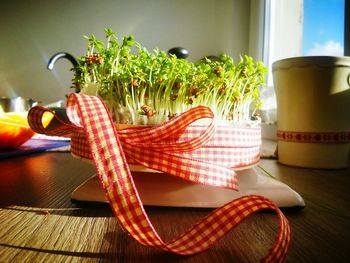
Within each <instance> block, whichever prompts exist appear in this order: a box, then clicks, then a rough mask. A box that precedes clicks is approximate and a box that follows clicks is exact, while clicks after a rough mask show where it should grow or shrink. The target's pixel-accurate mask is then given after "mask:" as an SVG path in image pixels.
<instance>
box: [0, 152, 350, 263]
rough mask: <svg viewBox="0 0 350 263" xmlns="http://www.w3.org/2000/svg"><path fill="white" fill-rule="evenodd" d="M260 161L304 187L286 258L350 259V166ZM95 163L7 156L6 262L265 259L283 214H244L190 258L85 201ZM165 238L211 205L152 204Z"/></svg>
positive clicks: (3, 195) (2, 175)
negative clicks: (77, 196)
mask: <svg viewBox="0 0 350 263" xmlns="http://www.w3.org/2000/svg"><path fill="white" fill-rule="evenodd" d="M260 165H261V166H262V167H264V168H265V169H266V170H268V171H269V172H270V173H271V174H273V175H274V176H275V177H276V178H277V179H278V180H280V181H282V182H284V183H286V184H288V185H289V186H291V187H292V188H293V189H295V190H296V191H297V192H299V193H300V194H301V195H302V197H303V198H304V200H305V203H306V208H305V209H303V210H298V211H295V210H293V209H289V210H285V211H284V213H285V214H286V216H287V218H288V220H289V221H290V224H291V228H292V243H291V247H290V251H289V254H288V256H287V259H286V262H348V260H349V258H350V249H349V246H348V244H347V243H348V242H349V240H350V209H349V208H350V191H349V187H350V169H349V168H348V169H345V170H316V169H301V168H294V167H288V166H284V165H279V164H277V162H276V160H271V159H263V160H261V161H260ZM93 174H94V167H93V166H92V165H89V164H87V163H84V162H81V161H79V160H76V159H74V158H72V157H71V155H70V154H69V153H41V154H32V155H27V156H21V157H16V158H11V159H4V160H0V262H2V263H6V262H258V261H259V259H260V258H262V257H263V256H264V255H265V254H266V252H267V250H268V249H269V248H270V246H271V245H272V243H273V241H274V239H275V238H276V231H277V228H278V220H277V216H276V215H275V214H274V213H271V212H262V213H259V214H256V215H253V216H252V217H250V218H248V219H247V220H245V221H244V222H243V223H242V224H241V225H239V226H238V227H237V228H236V229H235V230H233V231H231V232H230V233H229V234H228V235H227V236H225V237H224V238H223V239H222V240H221V241H219V242H218V243H217V244H216V245H215V246H214V247H212V248H211V249H209V250H208V251H206V252H203V253H201V254H199V255H195V256H191V257H182V256H177V255H172V254H167V253H164V252H162V251H159V250H155V249H150V248H146V247H143V246H141V245H139V244H138V243H137V242H135V241H134V240H133V239H132V238H131V237H130V236H128V235H127V234H126V233H125V232H124V231H123V230H122V229H121V228H120V227H119V225H118V222H117V220H116V219H115V217H114V216H113V213H112V211H111V209H110V208H109V206H107V205H90V206H88V205H86V206H82V205H78V204H74V203H72V202H71V200H70V194H71V192H72V191H73V190H74V189H75V188H76V187H77V186H78V185H79V184H80V183H82V182H83V181H84V180H86V179H87V178H89V177H90V176H91V175H93ZM146 211H147V212H148V215H149V217H150V219H151V221H152V222H153V224H154V226H155V227H156V229H157V230H158V232H159V234H160V235H161V236H162V237H163V239H165V240H169V239H171V238H174V237H175V236H177V235H179V234H180V233H181V232H182V231H184V230H185V229H187V228H188V227H189V226H191V225H192V224H193V223H195V222H196V221H198V220H199V219H201V218H202V217H203V216H205V215H206V214H208V213H209V211H211V209H200V208H167V207H146Z"/></svg>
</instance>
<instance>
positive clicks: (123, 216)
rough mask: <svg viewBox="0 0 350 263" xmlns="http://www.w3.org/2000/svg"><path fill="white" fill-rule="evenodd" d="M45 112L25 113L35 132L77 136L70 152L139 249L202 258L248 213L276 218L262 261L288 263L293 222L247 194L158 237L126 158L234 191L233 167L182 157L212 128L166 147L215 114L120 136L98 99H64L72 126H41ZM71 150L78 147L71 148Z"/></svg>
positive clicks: (203, 111)
mask: <svg viewBox="0 0 350 263" xmlns="http://www.w3.org/2000/svg"><path fill="white" fill-rule="evenodd" d="M46 111H47V110H46V109H45V108H42V107H35V108H32V110H31V111H30V112H29V115H28V120H29V123H30V125H31V127H32V129H33V130H35V131H36V132H39V133H44V134H47V135H56V136H57V135H58V136H69V137H71V138H72V153H73V154H74V152H73V151H75V152H76V153H77V154H78V155H79V156H82V155H86V157H90V158H92V159H93V161H94V164H95V166H96V170H97V174H98V176H99V178H100V181H101V183H102V185H103V188H104V190H105V193H106V197H107V199H108V201H109V203H110V205H111V207H112V209H113V211H114V214H115V216H116V217H117V219H118V221H119V223H120V224H121V225H122V227H123V228H124V229H125V230H126V231H127V232H128V233H129V234H130V235H131V236H132V237H133V238H134V239H136V240H137V241H138V242H139V243H141V244H143V245H146V246H150V247H155V248H160V249H162V250H164V251H168V252H172V253H176V254H181V255H192V254H196V253H200V252H202V251H204V250H206V249H208V248H209V247H210V246H212V245H213V244H214V243H215V242H216V241H218V240H220V239H221V238H222V237H223V236H224V235H225V234H226V233H227V232H229V231H230V230H232V229H233V228H234V227H236V226H237V225H238V224H239V223H240V222H242V221H243V220H244V219H245V218H247V217H249V216H250V215H251V214H253V213H255V212H257V211H260V210H266V209H269V210H275V211H276V212H277V215H278V217H279V220H280V226H279V233H278V237H277V239H276V241H275V244H274V246H273V247H272V248H271V249H270V250H269V252H268V254H267V255H266V256H265V257H264V258H263V259H262V262H282V261H284V259H285V257H286V255H287V251H288V247H289V243H290V228H289V224H288V221H287V219H286V218H285V216H284V215H283V214H282V212H281V211H280V210H279V208H278V207H277V206H276V205H275V204H274V203H273V202H272V201H270V200H268V199H266V198H264V197H262V196H257V195H250V196H245V197H241V198H238V199H235V200H233V201H231V202H229V203H227V204H225V205H223V206H222V207H220V208H218V209H216V210H214V211H213V212H211V213H210V214H209V215H208V216H206V217H205V218H204V219H202V220H201V221H200V222H198V223H197V224H196V225H194V226H193V227H192V228H190V229H189V230H187V231H186V232H185V233H184V234H182V235H181V236H179V237H178V238H176V239H174V240H172V241H170V242H168V243H165V242H164V241H163V240H162V239H161V238H160V237H159V235H158V233H157V232H156V230H155V229H154V227H153V225H152V223H151V222H150V220H149V218H148V216H147V214H146V211H145V210H144V208H143V205H142V202H141V199H140V197H139V194H138V192H137V189H136V187H135V184H134V181H133V178H132V175H131V172H130V170H129V166H128V162H127V158H126V154H128V156H129V158H132V159H133V160H135V161H136V162H138V163H141V164H142V165H144V166H146V167H150V168H154V169H157V170H160V171H163V172H165V173H168V174H171V175H174V176H178V177H180V178H183V179H186V180H191V181H194V182H198V183H203V184H208V185H215V186H222V187H228V188H233V189H236V188H237V179H236V176H235V173H234V172H233V170H232V169H229V168H227V167H224V166H220V165H218V164H213V163H207V162H205V161H202V160H195V159H191V158H186V157H183V156H181V155H178V153H182V152H191V151H196V150H198V149H200V148H201V147H202V146H203V145H205V144H207V143H208V142H209V141H210V140H211V139H212V136H213V134H214V133H215V125H214V124H213V122H211V123H210V124H209V125H208V126H207V128H206V129H204V130H203V131H202V132H201V133H200V136H198V137H196V138H192V139H191V140H189V141H180V142H178V143H173V142H171V140H170V143H164V142H161V140H164V139H165V138H172V137H173V138H178V134H179V133H180V134H181V132H184V130H185V128H186V127H187V126H188V125H189V124H191V123H192V122H194V121H195V120H197V119H201V118H210V119H213V117H214V116H213V113H212V112H211V111H210V110H209V109H208V108H206V107H198V108H194V109H193V110H190V111H188V112H186V113H184V114H181V115H179V116H178V117H175V118H173V119H172V120H170V121H169V122H167V123H165V124H164V125H161V126H156V127H152V128H145V129H136V130H135V129H127V130H123V131H117V129H116V127H115V126H114V123H113V121H112V118H111V115H110V114H109V111H108V110H107V107H106V105H105V104H104V103H103V102H102V100H100V99H99V98H98V97H94V96H87V95H82V94H71V95H70V96H69V98H68V101H67V115H68V117H69V119H70V121H71V124H66V123H63V122H60V121H58V122H53V124H50V125H49V126H48V127H43V125H42V121H41V119H42V116H43V114H44V113H45V112H46ZM174 127H175V128H174ZM84 142H85V144H86V143H87V146H88V148H89V153H90V155H87V154H86V152H87V151H86V149H85V148H86V147H87V146H86V145H85V144H84ZM81 144H83V145H84V146H83V147H82V148H83V149H80V148H79V146H78V145H81ZM73 145H74V147H76V149H73V148H74V147H73ZM162 155H163V156H162Z"/></svg>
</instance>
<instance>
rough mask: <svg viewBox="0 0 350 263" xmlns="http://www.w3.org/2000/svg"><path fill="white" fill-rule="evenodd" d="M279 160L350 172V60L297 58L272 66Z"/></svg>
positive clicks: (348, 58) (278, 62)
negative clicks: (349, 168)
mask: <svg viewBox="0 0 350 263" xmlns="http://www.w3.org/2000/svg"><path fill="white" fill-rule="evenodd" d="M272 71H273V80H274V86H275V90H276V98H277V109H278V111H277V129H278V159H279V162H281V163H283V164H287V165H293V166H300V167H310V168H345V167H347V165H348V162H349V148H350V144H349V142H350V87H349V80H350V57H327V56H318V57H295V58H289V59H283V60H279V61H277V62H275V63H273V66H272Z"/></svg>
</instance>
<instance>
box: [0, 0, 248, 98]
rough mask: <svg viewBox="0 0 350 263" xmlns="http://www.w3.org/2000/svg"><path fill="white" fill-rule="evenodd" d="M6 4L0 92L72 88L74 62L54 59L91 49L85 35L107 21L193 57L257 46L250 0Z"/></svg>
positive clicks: (52, 94) (58, 93)
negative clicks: (51, 63) (251, 32)
mask: <svg viewBox="0 0 350 263" xmlns="http://www.w3.org/2000/svg"><path fill="white" fill-rule="evenodd" d="M0 10H1V16H0V39H1V41H0V96H15V95H18V96H23V97H32V98H34V99H36V100H40V101H42V102H43V103H49V102H53V101H57V100H59V99H64V96H65V94H67V93H69V92H71V91H72V90H71V89H69V87H70V84H71V79H72V76H73V75H72V72H71V71H70V70H69V69H70V68H71V66H72V65H71V64H70V62H69V61H68V60H64V59H62V60H59V61H58V62H57V63H56V65H55V68H54V70H53V71H52V72H50V71H49V70H47V69H46V65H47V61H48V60H49V58H50V57H51V56H52V55H53V54H54V53H56V52H58V51H66V52H68V53H71V54H72V55H74V56H76V57H78V56H82V55H84V54H85V50H86V42H85V40H84V39H83V38H82V35H83V34H86V35H90V34H91V33H93V34H95V35H96V36H97V37H98V38H104V33H103V30H104V28H106V27H111V28H112V29H113V30H114V31H116V32H117V33H118V36H119V37H120V38H122V37H123V36H125V35H130V34H132V35H134V36H135V38H136V40H137V41H138V42H140V43H141V44H142V45H143V46H145V47H147V48H148V49H150V50H152V49H153V48H155V47H158V48H159V49H161V50H165V51H167V50H169V49H170V48H172V47H175V46H183V47H185V48H187V49H188V50H189V52H190V56H189V59H190V60H192V61H195V60H198V59H200V58H202V57H204V56H207V55H219V54H220V53H222V52H224V53H227V54H229V55H231V56H233V57H234V58H238V57H239V55H240V54H247V53H248V47H249V44H248V43H249V11H250V1H247V0H148V1H143V0H101V1H94V0H75V1H72V0H70V1H69V0H60V1H58V0H57V1H47V0H36V1H30V0H27V1H26V0H22V1H20V0H11V1H1V3H0Z"/></svg>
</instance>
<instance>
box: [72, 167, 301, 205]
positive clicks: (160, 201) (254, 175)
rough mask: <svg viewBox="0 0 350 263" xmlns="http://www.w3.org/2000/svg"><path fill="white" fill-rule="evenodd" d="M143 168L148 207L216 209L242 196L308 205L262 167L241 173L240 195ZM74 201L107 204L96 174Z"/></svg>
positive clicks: (139, 176) (140, 176)
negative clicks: (253, 195) (262, 197)
mask: <svg viewBox="0 0 350 263" xmlns="http://www.w3.org/2000/svg"><path fill="white" fill-rule="evenodd" d="M131 168H133V167H131ZM134 168H135V167H134ZM140 169H141V171H140V170H137V169H136V171H135V170H134V169H132V170H134V172H132V174H133V178H134V181H135V184H136V187H137V190H138V192H139V195H140V198H141V200H142V202H143V204H144V205H152V206H171V207H203V208H216V207H219V206H222V205H223V204H225V203H227V202H229V201H231V200H233V199H236V198H238V197H241V196H244V195H250V194H258V195H262V196H265V197H267V198H269V199H271V200H273V201H274V202H275V203H276V204H277V205H278V206H279V207H283V208H287V207H298V208H303V207H304V206H305V203H304V200H303V199H302V197H301V196H300V195H299V194H298V193H297V192H296V191H294V190H293V189H291V188H290V187H289V186H288V185H286V184H284V183H281V182H279V181H277V180H275V179H273V178H272V177H270V176H267V175H265V174H263V172H262V171H261V170H260V168H258V167H253V168H250V169H246V170H242V171H238V172H237V174H238V184H239V191H238V192H236V191H233V190H230V189H225V188H219V187H213V186H206V185H201V184H195V183H192V182H188V181H185V180H182V179H179V178H176V177H174V176H170V175H166V174H163V173H159V172H158V173H154V172H151V173H150V172H148V171H147V172H145V171H144V170H143V169H142V168H140ZM71 199H72V201H79V202H103V203H105V202H107V201H106V199H105V194H104V191H103V189H102V186H101V184H100V182H99V179H98V177H97V176H96V175H95V176H93V177H91V178H90V179H88V180H86V181H85V182H84V183H82V184H81V185H80V186H78V187H77V188H76V189H75V190H74V192H73V193H72V195H71Z"/></svg>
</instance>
